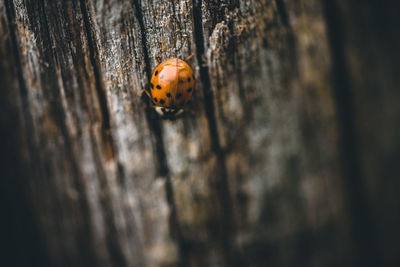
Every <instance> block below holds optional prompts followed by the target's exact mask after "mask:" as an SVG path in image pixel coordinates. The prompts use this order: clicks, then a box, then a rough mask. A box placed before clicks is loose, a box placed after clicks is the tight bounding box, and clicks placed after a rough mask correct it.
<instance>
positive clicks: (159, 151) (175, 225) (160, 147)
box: [133, 1, 188, 267]
mask: <svg viewBox="0 0 400 267" xmlns="http://www.w3.org/2000/svg"><path fill="white" fill-rule="evenodd" d="M133 4H134V8H135V11H136V18H137V20H138V24H139V28H140V36H141V42H142V52H143V59H144V67H145V72H146V77H147V80H150V78H151V68H150V57H149V52H148V49H147V37H146V29H145V26H144V19H143V14H142V8H141V7H140V3H139V1H134V2H133ZM146 90H147V88H146ZM146 99H147V98H146ZM146 104H147V108H146V121H147V123H148V125H149V127H150V130H151V132H152V133H153V135H154V139H155V146H156V151H155V154H156V157H157V162H158V168H157V176H159V177H163V178H164V179H165V192H166V198H167V203H168V206H169V209H170V215H169V228H170V233H171V236H172V237H173V238H174V239H175V240H176V242H177V243H178V246H179V253H180V256H179V259H178V263H177V264H178V266H179V267H185V266H187V258H188V256H187V252H186V245H185V244H186V242H185V240H184V238H183V236H182V233H181V227H180V224H179V221H178V215H177V209H176V205H175V200H174V189H173V186H172V183H171V177H170V171H169V167H168V162H167V157H166V153H165V146H164V140H163V137H162V135H163V134H162V127H161V123H160V120H159V117H158V115H157V114H156V113H155V112H154V110H153V109H151V108H150V101H149V99H147V101H146Z"/></svg>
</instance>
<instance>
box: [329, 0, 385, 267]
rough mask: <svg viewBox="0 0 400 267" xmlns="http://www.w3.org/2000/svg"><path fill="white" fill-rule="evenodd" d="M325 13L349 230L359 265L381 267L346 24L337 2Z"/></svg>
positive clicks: (332, 2) (331, 3) (333, 2)
mask: <svg viewBox="0 0 400 267" xmlns="http://www.w3.org/2000/svg"><path fill="white" fill-rule="evenodd" d="M323 4H324V13H325V18H326V24H327V30H328V38H329V41H330V49H331V58H332V68H333V73H332V75H333V82H334V92H333V94H334V97H335V102H336V110H337V116H338V121H339V134H340V143H341V144H340V146H341V159H342V166H343V171H344V185H345V186H346V188H345V194H346V196H345V197H346V201H347V205H348V207H349V208H348V209H349V218H350V220H351V223H350V228H351V229H350V230H351V232H352V233H353V238H354V240H355V243H356V244H355V245H356V246H357V248H356V249H357V250H358V251H357V252H358V255H357V258H356V264H357V266H379V263H380V262H381V256H380V253H379V249H378V246H377V234H376V229H375V227H374V225H375V224H374V222H373V219H372V216H371V214H370V212H369V211H370V210H371V209H370V207H369V204H368V202H367V197H366V195H365V192H366V191H365V189H364V187H365V186H364V182H363V176H362V172H361V166H360V155H359V147H358V143H357V134H356V125H357V123H356V120H355V107H354V92H353V89H352V85H351V81H350V77H349V74H348V73H349V71H348V68H347V64H346V59H345V47H344V42H345V39H344V36H343V30H344V26H343V21H342V20H341V17H342V16H341V15H342V14H341V12H340V7H339V6H338V4H337V3H336V2H335V1H329V0H325V1H324V2H323Z"/></svg>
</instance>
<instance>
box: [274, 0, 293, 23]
mask: <svg viewBox="0 0 400 267" xmlns="http://www.w3.org/2000/svg"><path fill="white" fill-rule="evenodd" d="M275 3H276V7H277V9H278V14H279V17H280V18H281V21H282V24H283V26H285V27H286V28H290V24H289V17H288V15H287V11H286V5H285V2H284V0H275Z"/></svg>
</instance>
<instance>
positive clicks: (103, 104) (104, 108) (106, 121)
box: [79, 0, 111, 131]
mask: <svg viewBox="0 0 400 267" xmlns="http://www.w3.org/2000/svg"><path fill="white" fill-rule="evenodd" d="M79 1H80V8H81V12H82V17H83V22H84V26H85V33H86V38H87V42H88V46H89V57H90V63H91V64H92V67H93V74H94V79H95V82H96V91H97V96H98V99H99V104H100V110H101V114H102V127H103V130H104V131H109V130H110V127H111V125H110V124H111V123H110V113H109V111H108V103H107V102H108V101H107V96H106V90H105V88H104V85H103V80H102V76H101V71H100V67H99V63H98V60H99V59H98V51H97V48H96V45H95V39H94V36H93V29H92V28H93V27H92V25H91V22H90V17H89V14H88V9H87V6H86V4H85V3H86V1H84V0H79Z"/></svg>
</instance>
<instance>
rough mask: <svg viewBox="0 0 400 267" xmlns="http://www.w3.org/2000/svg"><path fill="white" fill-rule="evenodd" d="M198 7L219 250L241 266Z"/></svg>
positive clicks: (198, 5) (197, 4)
mask: <svg viewBox="0 0 400 267" xmlns="http://www.w3.org/2000/svg"><path fill="white" fill-rule="evenodd" d="M202 4H203V2H202V1H201V0H193V28H194V39H195V45H196V57H197V62H199V65H200V66H199V74H200V80H201V82H202V89H203V95H204V110H205V113H206V118H207V123H208V131H209V135H210V139H211V149H212V151H213V153H214V154H215V156H216V158H217V168H218V169H217V176H216V178H215V179H216V181H214V182H215V186H216V189H215V190H216V192H217V195H218V200H219V202H220V203H219V204H220V205H221V209H222V210H221V212H222V214H221V218H220V220H221V225H220V226H219V227H220V232H221V237H220V239H221V240H220V241H221V246H222V249H223V253H224V258H225V261H226V263H225V264H226V265H227V266H244V265H243V264H244V263H243V262H242V260H241V257H240V255H239V252H238V251H236V249H235V245H234V237H235V235H236V230H235V222H234V217H233V210H232V199H231V195H230V191H229V182H228V172H227V169H226V159H225V152H224V150H223V149H222V147H221V144H220V140H219V133H218V127H217V123H216V116H215V110H214V103H213V91H212V88H211V81H210V75H209V69H208V66H206V65H204V62H203V61H204V58H205V56H206V55H205V47H204V41H205V40H204V34H203V24H202V16H203V15H202V13H203V12H202Z"/></svg>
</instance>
